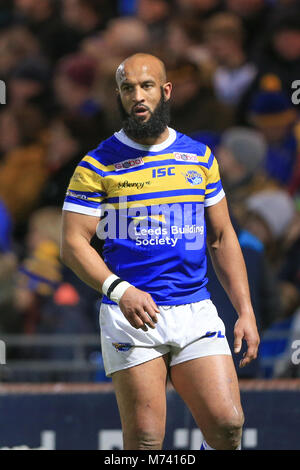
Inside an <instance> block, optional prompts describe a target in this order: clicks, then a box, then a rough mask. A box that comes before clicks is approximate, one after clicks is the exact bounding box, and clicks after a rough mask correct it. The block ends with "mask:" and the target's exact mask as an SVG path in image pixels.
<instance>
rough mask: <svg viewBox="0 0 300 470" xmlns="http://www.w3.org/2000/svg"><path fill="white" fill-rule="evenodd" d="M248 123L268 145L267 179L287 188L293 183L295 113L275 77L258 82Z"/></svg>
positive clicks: (297, 138)
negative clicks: (261, 135)
mask: <svg viewBox="0 0 300 470" xmlns="http://www.w3.org/2000/svg"><path fill="white" fill-rule="evenodd" d="M248 121H249V123H250V124H252V125H253V126H254V127H255V128H256V129H258V130H259V131H261V132H262V133H263V135H264V136H265V139H266V141H267V144H268V149H267V156H266V162H265V170H266V172H267V174H268V176H269V177H270V178H273V179H275V180H277V181H278V182H279V183H280V184H281V185H283V186H285V187H288V186H289V185H290V184H291V183H292V180H293V177H294V172H295V169H296V166H297V158H298V153H299V136H298V135H297V132H296V124H297V122H299V113H298V112H297V108H296V107H295V106H294V105H293V103H292V101H291V99H290V97H289V96H288V95H287V94H286V93H285V92H284V91H283V90H282V89H281V84H280V81H279V80H278V78H277V77H274V76H266V77H264V78H263V79H262V82H261V89H260V90H259V91H257V93H255V94H254V95H253V96H252V99H251V101H250V104H249V108H248Z"/></svg>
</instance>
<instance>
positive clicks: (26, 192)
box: [0, 106, 48, 225]
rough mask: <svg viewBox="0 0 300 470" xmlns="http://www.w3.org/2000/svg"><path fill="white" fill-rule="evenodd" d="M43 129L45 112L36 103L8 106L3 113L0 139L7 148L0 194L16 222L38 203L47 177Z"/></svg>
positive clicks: (3, 162) (19, 221)
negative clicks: (17, 107) (20, 106)
mask: <svg viewBox="0 0 300 470" xmlns="http://www.w3.org/2000/svg"><path fill="white" fill-rule="evenodd" d="M9 124H10V125H11V127H10V126H9ZM6 132H9V133H10V135H9V136H8V137H6V136H5V133H6ZM44 132H45V120H44V116H43V115H42V113H41V112H40V110H38V109H37V108H35V107H32V106H26V107H23V108H19V109H10V108H5V110H4V111H3V112H2V114H1V115H0V142H1V141H2V139H3V141H4V142H5V146H6V149H7V150H8V151H7V153H5V154H4V155H3V157H2V160H1V164H0V198H2V199H3V201H4V203H5V204H6V206H7V208H8V210H9V212H10V214H11V216H12V218H13V221H14V223H15V224H16V225H19V224H20V225H21V224H22V223H25V222H26V220H27V217H28V216H29V214H30V212H31V211H32V210H33V209H34V208H35V207H36V205H37V203H38V198H39V195H40V192H41V189H42V187H43V184H44V183H45V181H46V178H47V173H48V169H47V165H46V142H45V135H44ZM5 146H4V148H3V149H5Z"/></svg>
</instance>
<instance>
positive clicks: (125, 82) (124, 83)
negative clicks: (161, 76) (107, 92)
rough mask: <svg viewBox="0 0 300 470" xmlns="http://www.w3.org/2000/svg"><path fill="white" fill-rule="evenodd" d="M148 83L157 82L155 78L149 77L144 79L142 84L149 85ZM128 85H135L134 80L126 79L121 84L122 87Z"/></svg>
mask: <svg viewBox="0 0 300 470" xmlns="http://www.w3.org/2000/svg"><path fill="white" fill-rule="evenodd" d="M148 84H151V85H154V84H155V80H153V79H151V78H149V79H147V80H144V81H143V82H142V83H141V85H142V86H143V85H148ZM126 86H134V85H133V83H132V82H130V81H128V80H124V82H122V83H121V85H120V88H121V89H122V88H124V87H126Z"/></svg>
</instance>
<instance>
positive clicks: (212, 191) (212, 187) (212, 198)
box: [204, 150, 225, 207]
mask: <svg viewBox="0 0 300 470" xmlns="http://www.w3.org/2000/svg"><path fill="white" fill-rule="evenodd" d="M209 151H210V150H209ZM224 196H225V192H224V189H223V186H222V181H221V178H220V171H219V165H218V162H217V159H216V157H215V156H214V155H213V153H211V152H210V156H209V159H208V177H207V183H206V189H205V198H204V207H208V206H213V205H214V204H217V203H218V202H219V201H221V199H223V197H224Z"/></svg>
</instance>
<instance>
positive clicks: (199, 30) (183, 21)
mask: <svg viewBox="0 0 300 470" xmlns="http://www.w3.org/2000/svg"><path fill="white" fill-rule="evenodd" d="M164 44H165V52H164V55H165V56H166V57H168V60H169V62H171V61H176V60H178V59H180V58H182V57H185V58H187V59H189V60H191V61H192V62H194V63H196V64H197V65H198V66H199V67H200V66H201V65H202V64H203V65H204V66H206V67H207V68H208V67H209V66H210V68H211V70H213V65H214V62H213V61H212V59H211V57H210V54H209V52H208V51H207V48H206V47H205V45H204V44H203V23H202V22H201V20H199V18H195V17H194V16H192V15H189V16H188V15H185V16H174V17H172V18H171V19H170V21H169V22H168V26H167V29H166V33H165V42H164ZM210 63H211V65H210Z"/></svg>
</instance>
